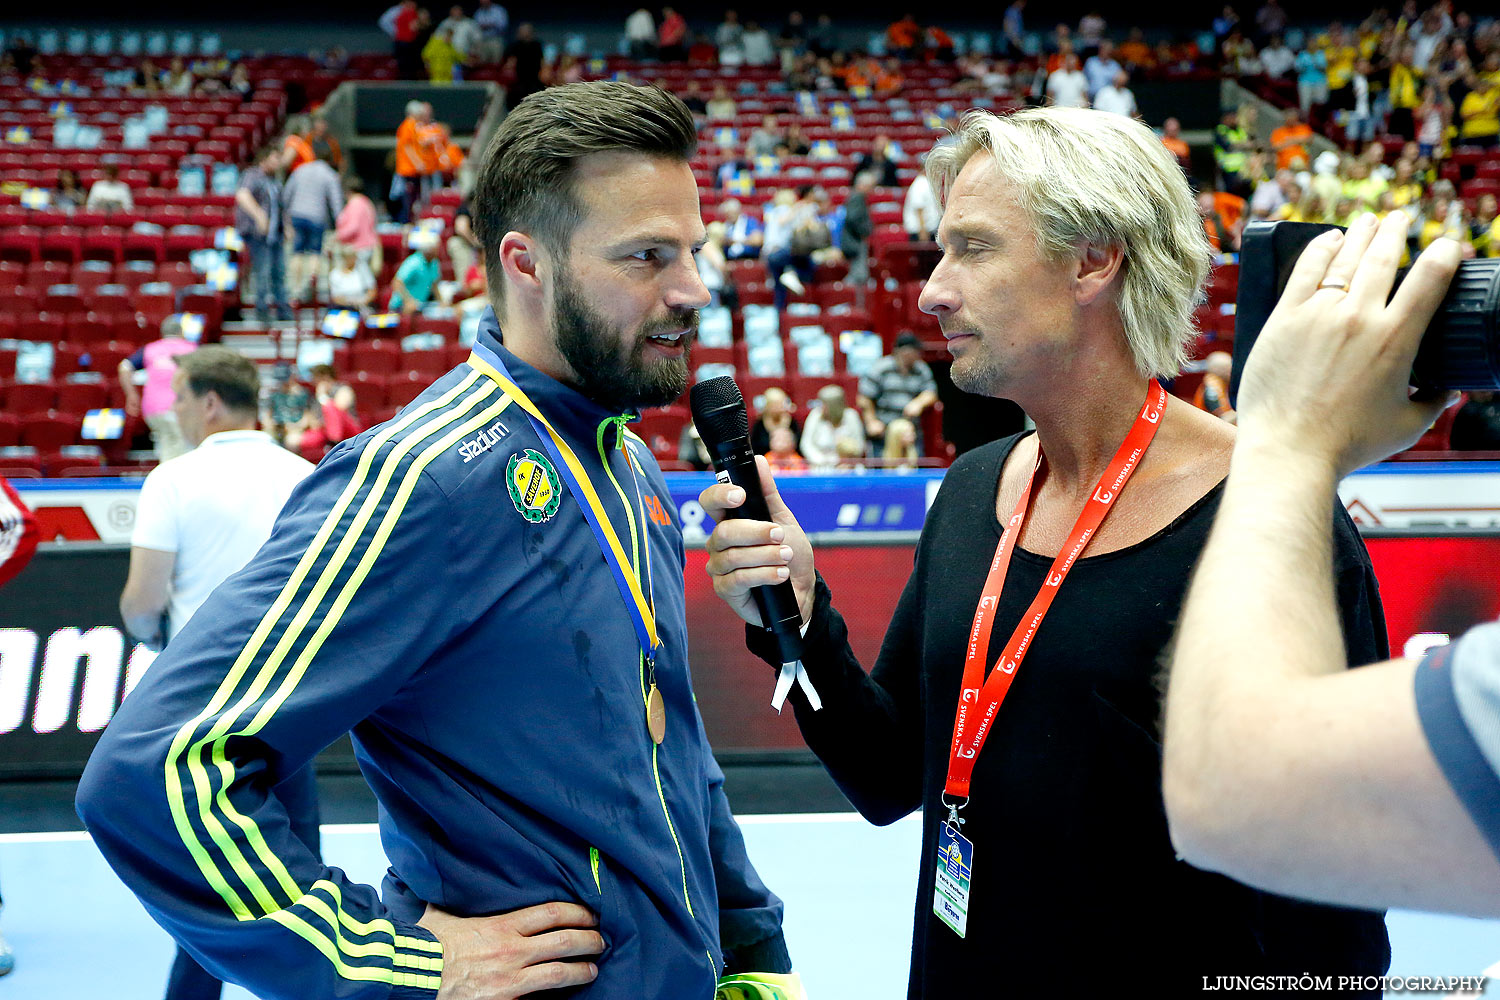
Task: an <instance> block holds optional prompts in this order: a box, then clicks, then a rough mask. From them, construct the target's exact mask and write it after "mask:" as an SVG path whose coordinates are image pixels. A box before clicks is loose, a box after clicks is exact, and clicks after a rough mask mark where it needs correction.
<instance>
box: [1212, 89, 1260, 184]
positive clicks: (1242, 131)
mask: <svg viewBox="0 0 1500 1000" xmlns="http://www.w3.org/2000/svg"><path fill="white" fill-rule="evenodd" d="M1242 115H1243V116H1244V117H1245V118H1250V117H1251V113H1250V111H1249V109H1248V108H1247V109H1245V110H1244V111H1236V110H1230V111H1226V112H1224V120H1223V121H1221V122H1220V123H1219V124H1218V125H1217V126H1215V127H1214V162H1215V163H1217V164H1218V166H1219V174H1220V176H1221V177H1222V179H1223V186H1224V187H1225V188H1226V189H1228V190H1231V191H1234V192H1235V193H1236V194H1238V195H1240V197H1242V198H1244V197H1248V196H1249V191H1248V190H1243V191H1242V190H1240V189H1241V188H1248V187H1249V183H1248V180H1247V179H1246V177H1245V163H1246V161H1247V160H1248V158H1249V155H1250V148H1251V142H1250V132H1249V130H1248V128H1247V124H1248V125H1249V126H1250V127H1253V126H1254V121H1253V120H1252V121H1250V122H1248V123H1246V122H1244V121H1241V116H1242Z"/></svg>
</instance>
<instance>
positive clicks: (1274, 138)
mask: <svg viewBox="0 0 1500 1000" xmlns="http://www.w3.org/2000/svg"><path fill="white" fill-rule="evenodd" d="M1312 134H1313V130H1312V129H1311V128H1309V127H1308V125H1307V123H1306V122H1304V121H1303V120H1302V112H1301V111H1299V110H1298V109H1297V108H1296V107H1290V108H1287V109H1286V121H1285V123H1284V124H1283V125H1282V126H1281V127H1280V128H1278V129H1276V130H1275V131H1273V132H1272V133H1271V148H1272V149H1274V150H1275V151H1276V169H1277V170H1284V169H1286V168H1288V167H1290V166H1291V165H1292V161H1293V160H1296V159H1298V158H1299V157H1300V158H1301V159H1302V162H1304V163H1306V162H1308V161H1309V157H1308V155H1307V146H1306V145H1305V143H1306V142H1307V140H1308V139H1311V138H1312Z"/></svg>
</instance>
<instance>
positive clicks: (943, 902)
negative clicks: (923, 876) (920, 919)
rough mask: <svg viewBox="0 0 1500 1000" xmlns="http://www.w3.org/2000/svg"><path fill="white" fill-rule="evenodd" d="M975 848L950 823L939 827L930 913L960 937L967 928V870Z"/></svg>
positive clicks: (971, 863) (970, 864)
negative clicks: (934, 883) (935, 879)
mask: <svg viewBox="0 0 1500 1000" xmlns="http://www.w3.org/2000/svg"><path fill="white" fill-rule="evenodd" d="M973 864H974V845H973V844H971V843H969V838H967V837H965V836H964V835H963V834H961V833H959V832H958V830H957V829H955V828H954V827H953V825H952V824H950V823H943V824H941V825H939V826H938V849H937V885H936V887H935V889H934V890H933V894H932V912H933V913H936V914H937V916H938V919H939V920H941V921H942V922H943V923H945V924H947V925H948V926H949V927H951V928H953V933H955V934H957V935H958V936H959V937H963V936H964V932H965V929H966V928H967V927H968V925H969V870H970V868H971V867H972V866H973Z"/></svg>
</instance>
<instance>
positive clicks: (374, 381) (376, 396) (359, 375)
mask: <svg viewBox="0 0 1500 1000" xmlns="http://www.w3.org/2000/svg"><path fill="white" fill-rule="evenodd" d="M389 379H390V376H389V375H385V374H376V373H373V372H360V371H357V372H355V373H354V374H353V375H351V376H349V387H350V388H351V389H353V390H354V399H355V402H356V403H357V405H358V406H359V408H360V409H361V410H369V409H374V408H377V407H384V406H387V405H389V404H388V403H387V402H386V387H387V386H388V385H389V384H390V383H389Z"/></svg>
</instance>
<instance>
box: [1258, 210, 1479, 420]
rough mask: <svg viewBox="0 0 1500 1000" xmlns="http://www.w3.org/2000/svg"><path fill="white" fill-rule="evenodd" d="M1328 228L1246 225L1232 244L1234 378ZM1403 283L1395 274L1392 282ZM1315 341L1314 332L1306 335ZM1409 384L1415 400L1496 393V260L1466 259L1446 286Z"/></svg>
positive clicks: (1306, 224) (1292, 224) (1300, 224)
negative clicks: (1236, 278)
mask: <svg viewBox="0 0 1500 1000" xmlns="http://www.w3.org/2000/svg"><path fill="white" fill-rule="evenodd" d="M1335 228H1338V227H1336V226H1327V225H1320V224H1317V223H1311V222H1252V223H1250V224H1249V225H1247V226H1246V227H1245V233H1244V236H1243V237H1242V238H1241V240H1240V285H1239V294H1238V296H1237V298H1236V305H1235V320H1234V376H1233V378H1232V379H1231V380H1230V384H1229V393H1230V398H1231V399H1232V400H1238V398H1239V390H1240V375H1241V373H1243V372H1244V370H1245V359H1246V358H1248V357H1249V356H1250V349H1251V348H1252V347H1254V346H1255V338H1257V337H1259V336H1260V331H1261V328H1262V327H1264V326H1265V325H1266V320H1267V319H1269V318H1270V316H1271V310H1273V309H1275V308H1276V303H1277V301H1278V300H1280V298H1281V293H1282V292H1283V291H1284V290H1285V289H1286V283H1287V279H1288V278H1290V277H1291V275H1292V267H1293V265H1295V264H1296V263H1297V258H1298V257H1299V256H1301V255H1302V251H1303V249H1304V248H1305V247H1306V246H1307V245H1308V244H1309V243H1311V242H1312V241H1313V239H1314V238H1315V237H1316V236H1317V235H1318V234H1320V233H1324V232H1327V231H1328V230H1330V229H1335ZM1405 277H1406V271H1405V270H1402V271H1400V272H1398V273H1397V275H1396V283H1397V284H1398V285H1399V284H1400V283H1401V280H1402V279H1403V278H1405ZM1309 336H1316V331H1312V332H1310V333H1309ZM1411 384H1412V385H1413V386H1415V387H1416V388H1417V390H1418V394H1419V395H1422V396H1431V395H1434V394H1437V393H1440V392H1443V391H1446V390H1448V389H1482V390H1488V391H1496V390H1500V257H1491V258H1488V259H1482V260H1466V261H1464V262H1462V263H1461V264H1459V266H1458V274H1456V275H1454V277H1453V283H1452V284H1451V285H1449V286H1448V294H1447V295H1446V296H1444V298H1443V302H1442V304H1441V305H1440V306H1438V311H1437V314H1436V315H1434V316H1433V317H1432V323H1431V325H1429V326H1428V327H1427V331H1426V332H1425V333H1423V334H1422V346H1421V347H1420V348H1419V349H1418V350H1417V358H1416V361H1414V362H1413V363H1412V377H1411Z"/></svg>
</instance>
